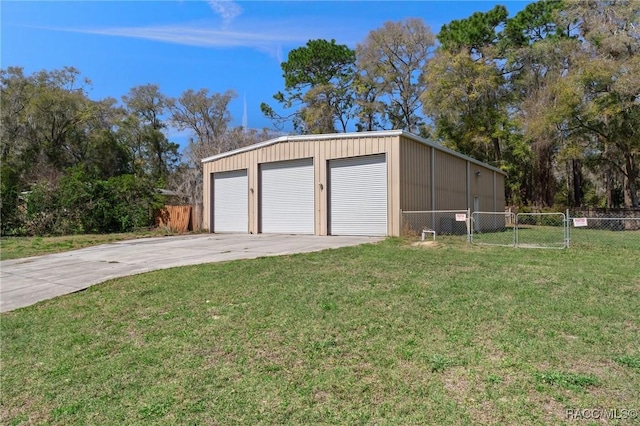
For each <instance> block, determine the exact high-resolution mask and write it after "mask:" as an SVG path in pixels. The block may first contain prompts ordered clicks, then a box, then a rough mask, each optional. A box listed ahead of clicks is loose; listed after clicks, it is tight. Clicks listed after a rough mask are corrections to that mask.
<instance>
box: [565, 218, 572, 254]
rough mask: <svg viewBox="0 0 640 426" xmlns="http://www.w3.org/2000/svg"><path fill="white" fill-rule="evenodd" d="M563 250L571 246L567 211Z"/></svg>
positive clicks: (569, 219) (569, 221)
mask: <svg viewBox="0 0 640 426" xmlns="http://www.w3.org/2000/svg"><path fill="white" fill-rule="evenodd" d="M564 245H565V248H569V246H570V245H571V217H570V216H569V209H567V216H566V217H565V243H564Z"/></svg>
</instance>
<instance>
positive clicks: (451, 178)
mask: <svg viewBox="0 0 640 426" xmlns="http://www.w3.org/2000/svg"><path fill="white" fill-rule="evenodd" d="M202 162H203V169H204V185H203V186H204V194H203V203H204V212H203V217H204V227H205V228H208V229H209V230H210V231H211V232H242V233H247V232H248V233H288V234H315V235H372V236H375V235H393V236H397V235H400V232H401V229H400V227H401V223H400V222H401V217H400V216H401V211H402V210H404V211H408V210H454V209H467V208H470V209H472V211H501V210H503V209H504V206H505V192H504V178H505V174H504V172H502V171H501V170H500V169H497V168H495V167H491V166H489V165H487V164H484V163H482V162H480V161H477V160H474V159H473V158H470V157H467V156H464V155H462V154H460V153H457V152H455V151H452V150H450V149H447V148H444V147H442V146H440V145H437V144H434V143H431V142H429V141H427V140H425V139H422V138H420V137H418V136H416V135H413V134H411V133H407V132H405V131H400V130H397V131H396V130H394V131H379V132H360V133H339V134H326V135H304V136H283V137H280V138H277V139H272V140H269V141H266V142H262V143H258V144H255V145H251V146H247V147H244V148H240V149H237V150H234V151H229V152H225V153H222V154H219V155H215V156H213V157H209V158H205V159H203V160H202Z"/></svg>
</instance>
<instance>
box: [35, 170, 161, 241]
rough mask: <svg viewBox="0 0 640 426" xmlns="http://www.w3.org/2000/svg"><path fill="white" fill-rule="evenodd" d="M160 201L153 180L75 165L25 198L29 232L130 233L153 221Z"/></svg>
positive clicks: (58, 233) (37, 233) (44, 233)
mask: <svg viewBox="0 0 640 426" xmlns="http://www.w3.org/2000/svg"><path fill="white" fill-rule="evenodd" d="M161 207H162V200H161V198H160V196H159V195H158V194H156V191H155V190H154V186H153V185H152V182H150V181H148V180H145V179H142V178H136V177H135V176H133V175H121V176H116V177H112V178H109V179H107V180H101V179H97V178H92V177H91V176H89V175H87V174H85V173H84V172H83V171H82V170H80V169H79V168H78V169H72V170H69V171H68V174H67V175H65V176H64V177H62V178H61V179H60V180H59V181H58V182H57V184H56V185H50V184H48V183H46V182H42V183H39V184H37V185H35V186H34V187H33V189H32V190H31V192H30V193H29V195H28V196H27V198H26V215H25V219H24V220H25V231H26V233H27V234H28V235H65V234H79V233H109V232H127V231H131V230H133V229H135V228H140V227H149V226H151V225H153V221H154V217H155V213H156V212H157V211H158V210H159V209H160V208H161Z"/></svg>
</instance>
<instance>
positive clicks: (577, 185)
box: [571, 160, 584, 207]
mask: <svg viewBox="0 0 640 426" xmlns="http://www.w3.org/2000/svg"><path fill="white" fill-rule="evenodd" d="M571 163H572V164H571V165H572V171H573V202H574V205H573V207H582V196H583V195H584V192H583V191H582V164H581V163H580V160H571Z"/></svg>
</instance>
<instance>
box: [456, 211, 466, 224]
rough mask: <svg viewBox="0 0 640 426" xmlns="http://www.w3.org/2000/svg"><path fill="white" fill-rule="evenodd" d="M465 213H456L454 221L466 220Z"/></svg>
mask: <svg viewBox="0 0 640 426" xmlns="http://www.w3.org/2000/svg"><path fill="white" fill-rule="evenodd" d="M466 221H467V215H466V214H465V213H457V214H456V222H466Z"/></svg>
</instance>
